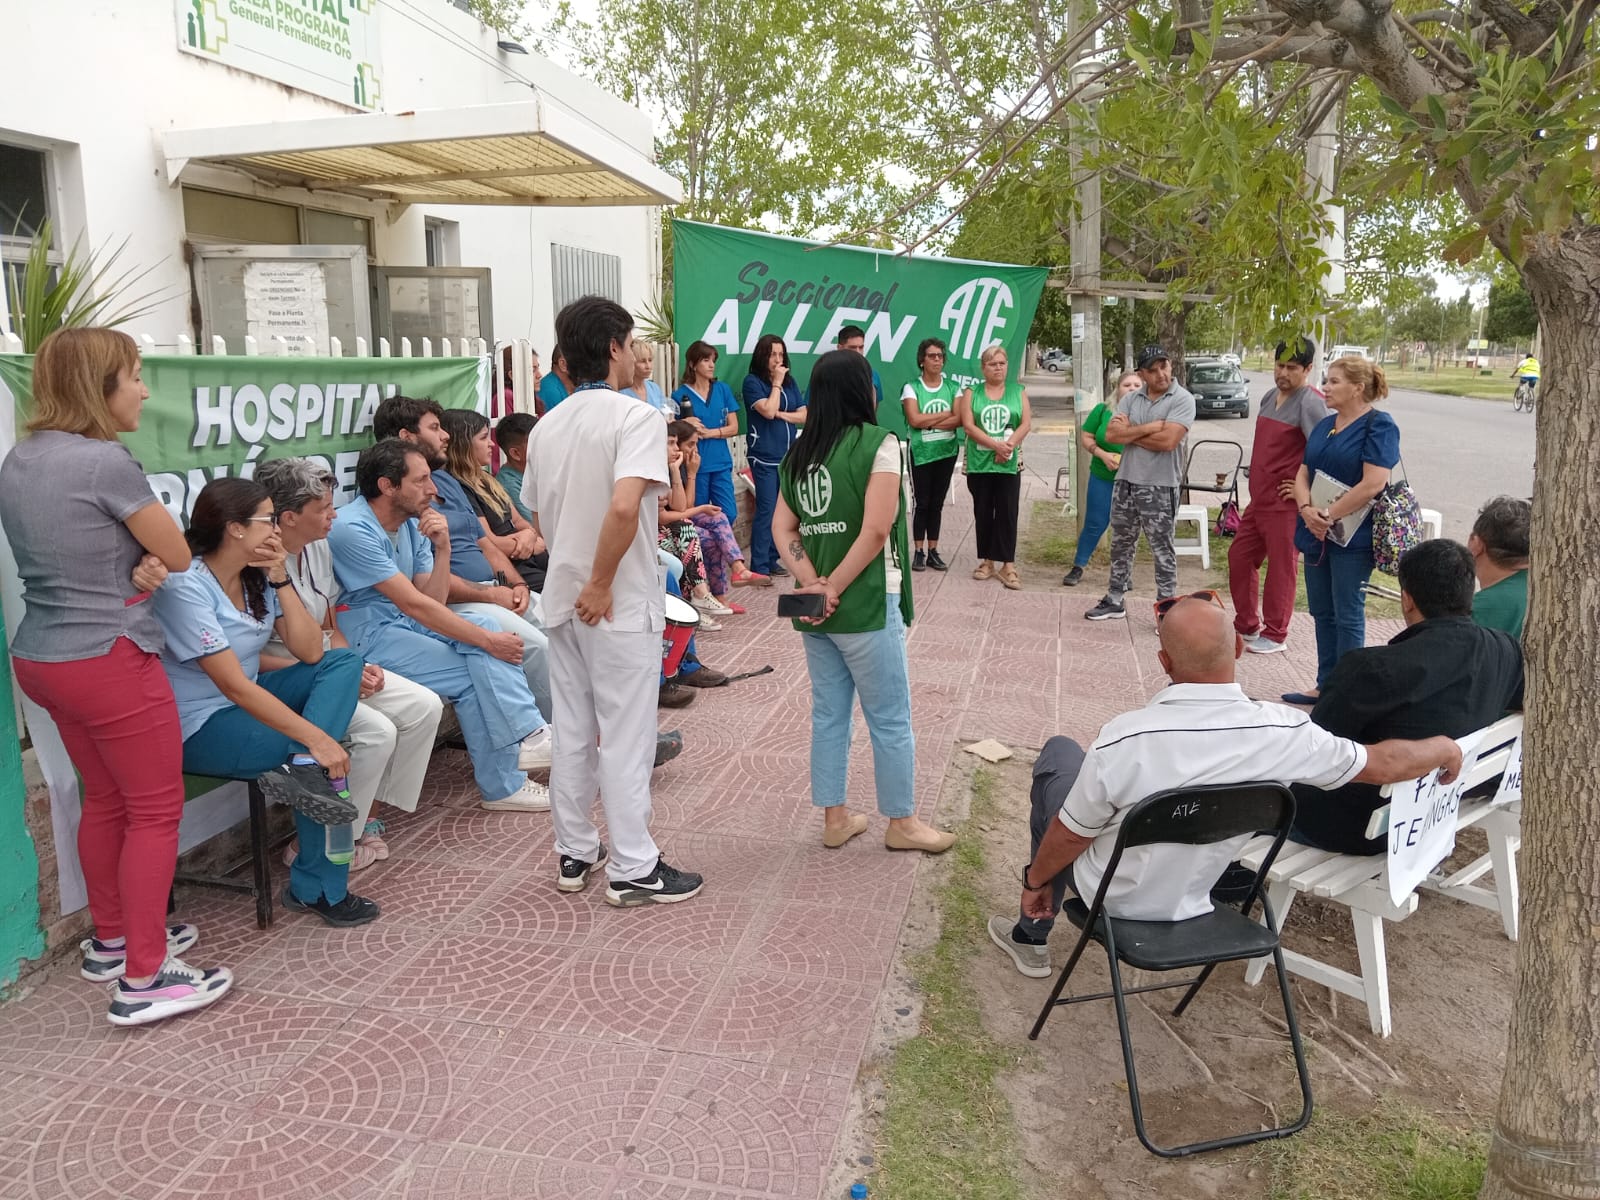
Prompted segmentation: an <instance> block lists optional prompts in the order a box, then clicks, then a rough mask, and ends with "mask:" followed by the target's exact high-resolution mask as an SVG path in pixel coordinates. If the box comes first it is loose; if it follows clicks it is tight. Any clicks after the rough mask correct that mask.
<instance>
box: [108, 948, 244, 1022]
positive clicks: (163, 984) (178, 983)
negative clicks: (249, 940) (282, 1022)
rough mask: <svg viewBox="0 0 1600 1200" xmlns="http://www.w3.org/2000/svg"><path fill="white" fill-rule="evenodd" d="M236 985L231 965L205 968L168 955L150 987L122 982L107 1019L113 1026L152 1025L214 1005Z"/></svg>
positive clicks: (118, 986)
mask: <svg viewBox="0 0 1600 1200" xmlns="http://www.w3.org/2000/svg"><path fill="white" fill-rule="evenodd" d="M232 986H233V972H232V971H230V970H228V968H227V967H211V968H208V969H204V970H202V969H201V968H200V967H191V966H190V965H189V964H188V963H186V962H184V961H183V960H182V959H181V958H173V957H171V956H168V958H167V961H166V962H164V963H162V964H161V970H159V971H157V972H156V977H155V978H154V979H152V980H151V981H150V983H149V986H147V987H142V988H131V987H129V986H128V981H127V980H126V979H124V980H121V981H120V982H118V984H117V986H116V990H115V991H113V992H112V994H111V1008H110V1010H109V1011H108V1012H107V1013H106V1020H108V1021H110V1022H111V1023H112V1024H113V1025H148V1024H149V1023H150V1022H151V1021H159V1020H162V1019H163V1018H165V1017H175V1016H177V1015H178V1014H179V1013H186V1012H190V1011H192V1010H193V1009H196V1008H204V1007H205V1006H206V1005H208V1004H214V1003H216V1002H217V1001H218V1000H220V999H221V998H222V996H223V994H224V993H225V992H227V990H228V989H229V988H231V987H232Z"/></svg>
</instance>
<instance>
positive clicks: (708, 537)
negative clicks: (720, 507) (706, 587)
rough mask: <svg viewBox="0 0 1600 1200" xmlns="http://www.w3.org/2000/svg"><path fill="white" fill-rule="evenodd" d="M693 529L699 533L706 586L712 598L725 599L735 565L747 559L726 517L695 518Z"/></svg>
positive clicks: (721, 514)
mask: <svg viewBox="0 0 1600 1200" xmlns="http://www.w3.org/2000/svg"><path fill="white" fill-rule="evenodd" d="M694 527H695V528H696V529H698V530H699V531H700V551H701V554H702V555H703V556H704V557H705V561H706V582H707V583H708V584H710V585H711V594H712V595H714V596H726V595H727V594H728V592H729V590H730V589H732V587H733V564H734V563H736V562H741V561H743V559H744V552H743V551H742V550H740V549H739V543H738V542H737V541H735V540H734V537H733V528H732V526H730V525H729V524H728V517H727V514H726V513H720V512H717V513H712V514H711V515H710V516H700V517H696V518H695V519H694Z"/></svg>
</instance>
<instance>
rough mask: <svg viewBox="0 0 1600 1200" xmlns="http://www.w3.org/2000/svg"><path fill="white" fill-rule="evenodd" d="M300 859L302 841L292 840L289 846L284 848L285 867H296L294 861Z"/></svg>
mask: <svg viewBox="0 0 1600 1200" xmlns="http://www.w3.org/2000/svg"><path fill="white" fill-rule="evenodd" d="M299 857H300V839H299V838H290V839H289V844H288V845H287V846H285V847H284V848H283V865H284V866H286V867H292V866H294V860H295V859H297V858H299Z"/></svg>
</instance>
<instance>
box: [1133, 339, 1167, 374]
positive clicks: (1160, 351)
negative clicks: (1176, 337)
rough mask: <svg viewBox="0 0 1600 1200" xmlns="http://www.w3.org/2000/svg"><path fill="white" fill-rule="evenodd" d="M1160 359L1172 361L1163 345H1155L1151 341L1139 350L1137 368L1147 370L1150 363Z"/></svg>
mask: <svg viewBox="0 0 1600 1200" xmlns="http://www.w3.org/2000/svg"><path fill="white" fill-rule="evenodd" d="M1161 361H1166V362H1171V361H1172V359H1171V358H1170V357H1169V356H1168V354H1167V350H1166V347H1165V346H1157V345H1155V344H1154V343H1152V344H1150V345H1148V346H1146V347H1145V348H1144V349H1143V350H1141V351H1139V370H1141V371H1144V370H1148V369H1149V367H1150V364H1151V363H1153V362H1161Z"/></svg>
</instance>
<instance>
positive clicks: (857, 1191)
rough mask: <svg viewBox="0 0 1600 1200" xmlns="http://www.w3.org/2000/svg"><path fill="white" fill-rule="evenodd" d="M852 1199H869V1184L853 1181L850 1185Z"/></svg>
mask: <svg viewBox="0 0 1600 1200" xmlns="http://www.w3.org/2000/svg"><path fill="white" fill-rule="evenodd" d="M850 1200H867V1185H866V1184H864V1183H852V1184H851V1185H850Z"/></svg>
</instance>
